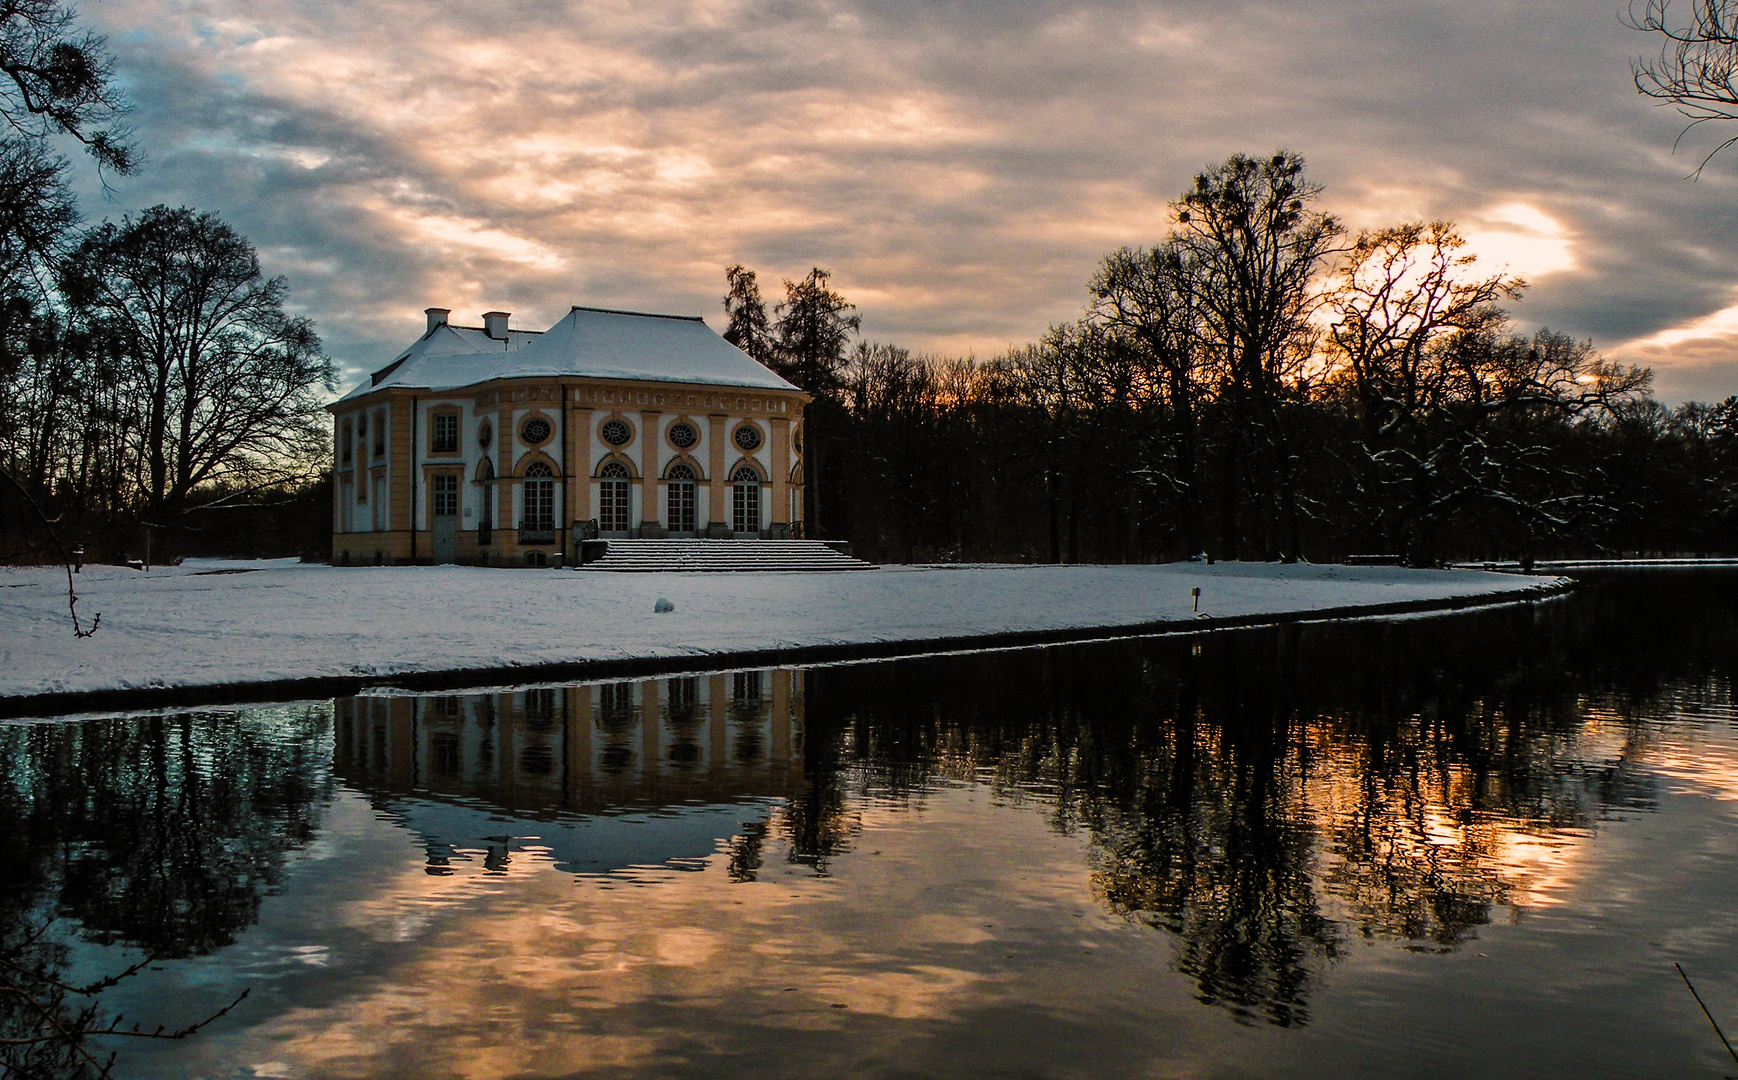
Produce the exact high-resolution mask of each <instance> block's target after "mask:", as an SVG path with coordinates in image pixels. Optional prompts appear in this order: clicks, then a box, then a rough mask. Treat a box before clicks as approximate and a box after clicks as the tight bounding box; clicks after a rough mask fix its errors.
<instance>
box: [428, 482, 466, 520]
mask: <svg viewBox="0 0 1738 1080" xmlns="http://www.w3.org/2000/svg"><path fill="white" fill-rule="evenodd" d="M429 501H430V505H431V506H433V507H434V515H435V517H458V516H459V478H458V477H456V476H454V475H453V474H452V473H436V474H435V476H434V491H433V494H432V496H431V498H430V500H429Z"/></svg>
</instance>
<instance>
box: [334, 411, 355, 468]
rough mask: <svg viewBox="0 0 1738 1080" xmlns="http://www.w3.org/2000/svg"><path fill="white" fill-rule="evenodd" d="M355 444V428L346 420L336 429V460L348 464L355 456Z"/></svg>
mask: <svg viewBox="0 0 1738 1080" xmlns="http://www.w3.org/2000/svg"><path fill="white" fill-rule="evenodd" d="M355 446H356V429H355V428H354V427H353V426H351V423H350V421H348V420H346V421H344V423H343V425H342V426H341V427H339V429H338V460H339V461H342V462H343V463H344V464H346V465H348V464H350V462H351V460H352V459H354V458H355V457H356V450H355Z"/></svg>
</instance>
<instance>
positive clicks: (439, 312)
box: [422, 307, 452, 337]
mask: <svg viewBox="0 0 1738 1080" xmlns="http://www.w3.org/2000/svg"><path fill="white" fill-rule="evenodd" d="M422 313H423V314H424V315H427V316H428V329H427V330H425V331H423V337H427V336H428V335H430V334H432V333H434V332H435V327H437V326H445V325H446V324H447V316H448V315H451V314H452V309H451V308H444V307H431V308H423V309H422Z"/></svg>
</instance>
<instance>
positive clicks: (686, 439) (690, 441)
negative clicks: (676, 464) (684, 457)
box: [670, 424, 700, 450]
mask: <svg viewBox="0 0 1738 1080" xmlns="http://www.w3.org/2000/svg"><path fill="white" fill-rule="evenodd" d="M699 441H700V433H699V432H698V431H695V430H694V425H693V424H671V425H670V445H671V446H674V447H675V448H676V449H678V450H686V449H688V448H689V447H690V446H693V445H694V444H695V443H697V442H699Z"/></svg>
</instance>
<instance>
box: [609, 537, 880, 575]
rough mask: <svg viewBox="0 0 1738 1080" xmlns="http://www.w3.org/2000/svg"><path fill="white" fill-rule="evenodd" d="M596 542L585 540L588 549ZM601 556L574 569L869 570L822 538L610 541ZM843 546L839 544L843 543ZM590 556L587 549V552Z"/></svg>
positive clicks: (616, 570)
mask: <svg viewBox="0 0 1738 1080" xmlns="http://www.w3.org/2000/svg"><path fill="white" fill-rule="evenodd" d="M596 543H599V541H595V540H588V541H586V547H587V548H588V549H589V548H590V547H591V545H593V544H596ZM603 543H606V544H608V547H607V549H606V550H605V551H604V554H603V557H602V558H597V559H593V561H591V562H587V563H582V564H581V565H579V566H577V567H575V569H577V570H606V571H615V572H617V573H628V572H633V573H648V572H655V571H691V572H703V573H720V572H731V571H750V570H753V571H761V572H765V571H793V570H794V571H818V570H873V569H874V567H873V566H871V565H870V564H869V563H866V562H864V561H863V560H862V559H854V558H852V557H851V556H850V555H847V554H845V552H844V551H840V550H838V549H837V548H834V547H832V546H831V545H829V544H828V543H827V542H825V541H822V540H608V541H603ZM841 546H843V545H841ZM587 554H588V555H589V554H590V551H589V550H588V551H587Z"/></svg>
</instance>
